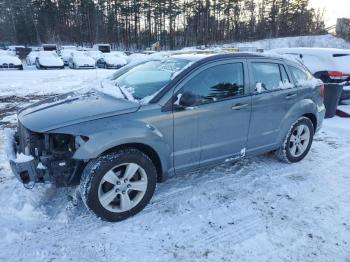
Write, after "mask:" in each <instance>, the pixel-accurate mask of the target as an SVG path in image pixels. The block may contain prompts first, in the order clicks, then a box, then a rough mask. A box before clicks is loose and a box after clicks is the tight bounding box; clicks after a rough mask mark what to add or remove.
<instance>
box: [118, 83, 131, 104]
mask: <svg viewBox="0 0 350 262" xmlns="http://www.w3.org/2000/svg"><path fill="white" fill-rule="evenodd" d="M115 86H116V87H118V88H119V90H120V93H122V95H123V96H124V98H125V99H126V100H129V99H128V96H127V95H126V94H125V92H124V90H123V89H122V88H121V87H120V85H119V84H118V82H116V83H115Z"/></svg>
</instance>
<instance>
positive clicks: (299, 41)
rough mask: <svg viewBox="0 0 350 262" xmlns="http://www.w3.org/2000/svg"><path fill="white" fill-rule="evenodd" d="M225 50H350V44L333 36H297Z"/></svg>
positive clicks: (261, 41) (237, 45) (229, 46)
mask: <svg viewBox="0 0 350 262" xmlns="http://www.w3.org/2000/svg"><path fill="white" fill-rule="evenodd" d="M222 47H224V48H231V47H238V48H240V47H254V48H260V49H265V50H270V49H275V48H284V47H321V48H322V47H324V48H345V49H349V48H350V43H348V42H346V41H345V40H344V39H341V38H337V37H335V36H333V35H330V34H329V35H316V36H297V37H283V38H272V39H263V40H258V41H253V42H236V43H231V44H225V45H222Z"/></svg>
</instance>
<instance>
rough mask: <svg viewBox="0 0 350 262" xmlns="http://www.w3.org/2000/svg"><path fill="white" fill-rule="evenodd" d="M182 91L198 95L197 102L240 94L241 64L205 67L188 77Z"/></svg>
mask: <svg viewBox="0 0 350 262" xmlns="http://www.w3.org/2000/svg"><path fill="white" fill-rule="evenodd" d="M182 92H190V93H191V94H193V95H195V96H197V97H199V101H200V102H199V104H203V103H208V102H214V101H218V100H223V99H227V98H233V97H237V96H242V95H244V73H243V64H242V63H233V64H223V65H217V66H213V67H211V68H208V69H205V70H203V71H202V72H200V73H199V74H197V75H196V76H194V77H193V78H192V79H190V80H189V81H188V82H187V83H186V84H185V85H184V87H183V89H182Z"/></svg>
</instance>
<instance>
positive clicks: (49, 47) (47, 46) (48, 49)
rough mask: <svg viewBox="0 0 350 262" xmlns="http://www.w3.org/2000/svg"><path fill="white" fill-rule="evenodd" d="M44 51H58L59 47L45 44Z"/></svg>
mask: <svg viewBox="0 0 350 262" xmlns="http://www.w3.org/2000/svg"><path fill="white" fill-rule="evenodd" d="M41 48H42V50H43V51H57V50H58V48H57V45H56V44H43V45H42V46H41Z"/></svg>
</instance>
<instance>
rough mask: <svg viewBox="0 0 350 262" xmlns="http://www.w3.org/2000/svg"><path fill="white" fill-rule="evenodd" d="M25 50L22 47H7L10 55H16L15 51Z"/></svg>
mask: <svg viewBox="0 0 350 262" xmlns="http://www.w3.org/2000/svg"><path fill="white" fill-rule="evenodd" d="M22 48H26V47H25V46H24V45H10V46H8V47H7V50H8V51H9V52H10V53H12V54H13V55H16V51H17V50H18V49H22Z"/></svg>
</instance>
